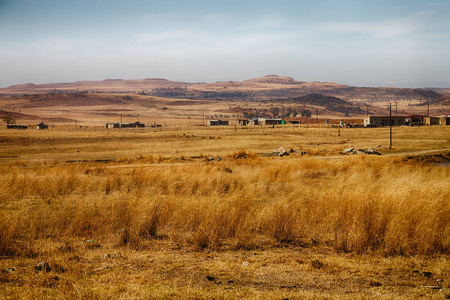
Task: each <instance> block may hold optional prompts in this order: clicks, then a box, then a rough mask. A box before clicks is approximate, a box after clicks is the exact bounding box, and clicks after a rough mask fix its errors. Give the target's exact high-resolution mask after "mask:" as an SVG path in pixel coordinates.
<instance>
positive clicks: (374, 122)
mask: <svg viewBox="0 0 450 300" xmlns="http://www.w3.org/2000/svg"><path fill="white" fill-rule="evenodd" d="M405 119H406V118H405V116H391V117H389V116H370V117H367V118H365V119H364V127H383V126H389V125H392V126H402V125H405ZM389 120H391V124H389Z"/></svg>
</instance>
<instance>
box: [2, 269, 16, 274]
mask: <svg viewBox="0 0 450 300" xmlns="http://www.w3.org/2000/svg"><path fill="white" fill-rule="evenodd" d="M15 270H16V268H6V269H3V270H2V272H3V273H5V274H11V273H13V272H14V271H15Z"/></svg>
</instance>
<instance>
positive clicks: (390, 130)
mask: <svg viewBox="0 0 450 300" xmlns="http://www.w3.org/2000/svg"><path fill="white" fill-rule="evenodd" d="M389 149H392V105H391V103H389Z"/></svg>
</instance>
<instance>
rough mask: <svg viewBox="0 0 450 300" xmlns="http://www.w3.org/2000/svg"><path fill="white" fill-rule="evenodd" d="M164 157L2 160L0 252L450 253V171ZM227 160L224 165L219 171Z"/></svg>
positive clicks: (363, 162) (368, 163)
mask: <svg viewBox="0 0 450 300" xmlns="http://www.w3.org/2000/svg"><path fill="white" fill-rule="evenodd" d="M238 156H239V155H237V154H236V153H234V154H233V155H230V156H229V157H228V158H226V159H224V160H223V161H221V162H215V163H206V162H205V163H200V164H185V165H175V166H164V167H163V166H158V164H155V165H154V166H151V167H132V168H108V167H90V166H89V165H86V164H85V165H83V164H81V165H69V166H68V165H56V166H52V167H50V166H40V167H32V166H30V167H21V166H14V165H4V166H3V167H2V168H1V175H0V178H1V179H0V190H1V191H2V194H1V204H0V205H1V206H0V208H1V209H0V214H1V215H0V241H1V242H0V255H2V256H8V255H24V256H31V255H33V254H36V252H39V249H38V248H37V246H36V245H35V241H36V240H39V239H48V238H50V239H57V240H61V241H70V240H71V239H73V238H84V239H93V240H96V239H107V240H111V241H114V242H115V243H116V245H117V246H118V247H122V246H126V247H132V248H134V249H140V248H144V247H146V246H147V245H149V243H152V240H154V239H166V240H170V241H172V242H174V243H178V244H180V245H188V246H193V247H195V248H197V249H203V248H209V249H222V248H227V249H228V248H233V249H252V248H255V247H260V246H264V245H266V244H270V245H273V244H277V243H278V244H292V245H305V246H309V245H328V246H332V247H334V248H335V250H336V251H352V252H357V253H362V252H367V251H377V252H380V253H383V254H432V253H445V254H448V253H449V251H450V206H449V205H448V199H449V198H450V189H449V188H448V187H449V186H450V176H449V175H450V170H449V168H448V167H440V166H434V165H423V164H415V163H406V162H401V161H398V160H395V159H393V158H372V157H371V159H368V158H367V157H358V158H349V159H345V160H342V161H332V160H331V161H325V160H317V159H313V158H305V159H299V160H272V159H262V158H258V157H255V156H254V157H250V158H247V159H245V160H244V159H234V158H233V157H238ZM226 168H228V169H231V170H232V173H229V172H227V171H226V170H225V169H226Z"/></svg>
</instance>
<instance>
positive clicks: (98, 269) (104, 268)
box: [95, 266, 109, 272]
mask: <svg viewBox="0 0 450 300" xmlns="http://www.w3.org/2000/svg"><path fill="white" fill-rule="evenodd" d="M106 269H109V266H103V267H100V268H97V269H95V272H101V271H103V270H106Z"/></svg>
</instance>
